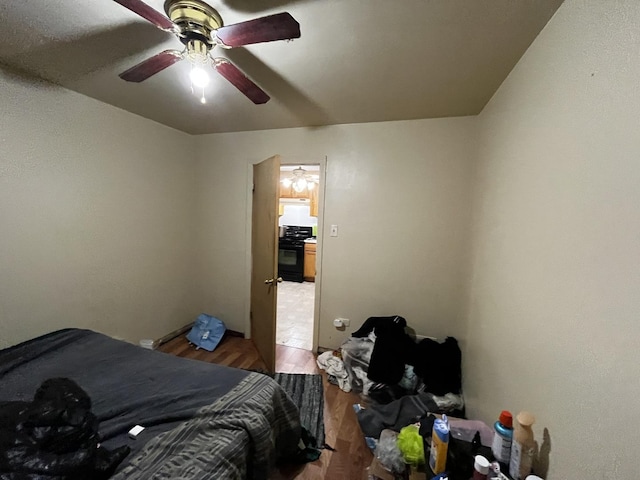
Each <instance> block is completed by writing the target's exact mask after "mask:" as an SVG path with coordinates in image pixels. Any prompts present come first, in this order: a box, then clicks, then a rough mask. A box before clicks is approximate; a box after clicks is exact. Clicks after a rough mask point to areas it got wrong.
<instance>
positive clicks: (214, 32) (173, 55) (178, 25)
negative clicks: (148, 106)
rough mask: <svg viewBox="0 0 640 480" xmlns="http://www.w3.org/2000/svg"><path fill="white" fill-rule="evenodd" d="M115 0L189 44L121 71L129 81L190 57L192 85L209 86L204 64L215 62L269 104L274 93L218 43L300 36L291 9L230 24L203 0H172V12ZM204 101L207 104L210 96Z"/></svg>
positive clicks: (239, 86)
mask: <svg viewBox="0 0 640 480" xmlns="http://www.w3.org/2000/svg"><path fill="white" fill-rule="evenodd" d="M114 1H115V2H116V3H119V4H120V5H122V6H123V7H126V8H128V9H129V10H131V11H132V12H134V13H136V14H138V15H140V16H141V17H142V18H144V19H146V20H148V21H149V22H151V23H153V24H154V25H155V26H156V27H158V28H160V29H161V30H164V31H167V32H170V33H173V34H174V35H176V36H177V37H178V39H179V40H180V41H181V42H182V43H183V44H184V46H185V48H184V49H183V50H182V51H180V50H165V51H164V52H160V53H158V54H157V55H154V56H153V57H150V58H148V59H146V60H144V61H142V62H140V63H139V64H138V65H135V66H134V67H131V68H130V69H128V70H127V71H125V72H123V73H121V74H120V78H122V79H123V80H126V81H127V82H142V81H144V80H146V79H147V78H149V77H151V76H152V75H155V74H156V73H158V72H161V71H162V70H164V69H165V68H167V67H170V66H171V65H173V64H174V63H176V62H178V61H180V60H183V59H186V60H188V61H189V62H190V63H191V65H192V71H191V81H192V86H193V85H196V86H198V87H202V88H204V86H206V83H207V82H208V79H209V77H208V75H207V73H206V70H204V69H203V68H202V67H203V66H205V65H206V64H208V63H209V61H210V62H211V66H212V67H213V68H214V69H215V70H216V71H217V72H218V73H219V74H220V75H222V76H223V77H224V78H225V79H227V80H228V81H229V82H230V83H231V84H232V85H233V86H234V87H236V88H237V89H238V90H240V92H242V93H243V94H244V95H246V96H247V97H248V98H249V99H250V100H251V101H252V102H253V103H255V104H261V103H266V102H268V101H269V95H267V94H266V92H265V91H264V90H262V89H261V88H260V87H259V86H258V85H256V84H255V83H253V81H251V80H250V79H249V78H248V77H247V76H246V75H245V74H244V73H242V71H241V70H240V69H239V68H238V67H236V66H235V65H234V64H233V63H231V62H229V60H227V59H226V58H223V57H213V56H211V55H210V53H211V51H212V50H213V49H214V48H215V47H216V46H220V47H222V48H233V47H241V46H244V45H251V44H254V43H263V42H272V41H275V40H290V39H294V38H299V37H300V25H299V24H298V22H297V21H296V20H295V19H294V18H293V17H292V16H291V15H290V14H289V13H286V12H284V13H278V14H275V15H269V16H266V17H260V18H256V19H254V20H249V21H246V22H240V23H236V24H233V25H227V26H225V25H224V23H223V21H222V17H221V16H220V14H219V13H218V12H217V11H216V10H215V9H214V8H213V7H211V6H209V5H207V4H206V3H204V2H203V1H201V0H166V1H165V3H164V10H165V12H166V14H167V16H166V17H165V16H164V15H162V14H161V13H160V12H158V11H157V10H154V9H153V8H151V7H150V6H149V5H147V4H146V3H144V2H143V1H141V0H114ZM202 102H203V103H204V95H203V97H202Z"/></svg>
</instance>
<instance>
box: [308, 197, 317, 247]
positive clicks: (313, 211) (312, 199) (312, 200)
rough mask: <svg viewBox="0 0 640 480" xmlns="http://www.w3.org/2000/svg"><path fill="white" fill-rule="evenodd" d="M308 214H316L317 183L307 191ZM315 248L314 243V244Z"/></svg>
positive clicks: (313, 215) (315, 215) (314, 215)
mask: <svg viewBox="0 0 640 480" xmlns="http://www.w3.org/2000/svg"><path fill="white" fill-rule="evenodd" d="M309 200H310V202H309V207H310V208H309V215H311V216H312V217H317V216H318V185H316V187H315V188H314V189H313V190H311V191H310V192H309ZM314 248H315V245H314Z"/></svg>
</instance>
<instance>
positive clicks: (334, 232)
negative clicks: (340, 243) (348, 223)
mask: <svg viewBox="0 0 640 480" xmlns="http://www.w3.org/2000/svg"><path fill="white" fill-rule="evenodd" d="M329 235H331V236H332V237H337V236H338V225H331V230H330V233H329Z"/></svg>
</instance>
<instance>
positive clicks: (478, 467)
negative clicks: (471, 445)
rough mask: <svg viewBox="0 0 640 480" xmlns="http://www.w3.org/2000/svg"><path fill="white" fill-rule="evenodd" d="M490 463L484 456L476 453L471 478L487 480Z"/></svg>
mask: <svg viewBox="0 0 640 480" xmlns="http://www.w3.org/2000/svg"><path fill="white" fill-rule="evenodd" d="M490 465H491V464H490V463H489V460H487V459H486V458H485V457H483V456H482V455H476V456H475V458H474V464H473V480H487V474H488V473H489V466H490Z"/></svg>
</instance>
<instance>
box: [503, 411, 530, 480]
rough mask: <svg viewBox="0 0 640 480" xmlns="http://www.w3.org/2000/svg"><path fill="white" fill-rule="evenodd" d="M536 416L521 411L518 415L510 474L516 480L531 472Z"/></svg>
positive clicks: (520, 479)
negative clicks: (532, 427) (533, 427)
mask: <svg viewBox="0 0 640 480" xmlns="http://www.w3.org/2000/svg"><path fill="white" fill-rule="evenodd" d="M535 421H536V418H535V417H534V416H533V414H531V413H529V412H520V413H519V414H518V415H517V416H516V422H515V428H514V430H513V443H512V444H511V460H510V461H509V475H511V476H512V477H513V479H514V480H523V479H524V478H525V477H526V476H527V475H529V474H530V473H531V465H532V463H533V454H534V452H535V442H534V439H533V430H532V429H531V425H533V424H534V422H535Z"/></svg>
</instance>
